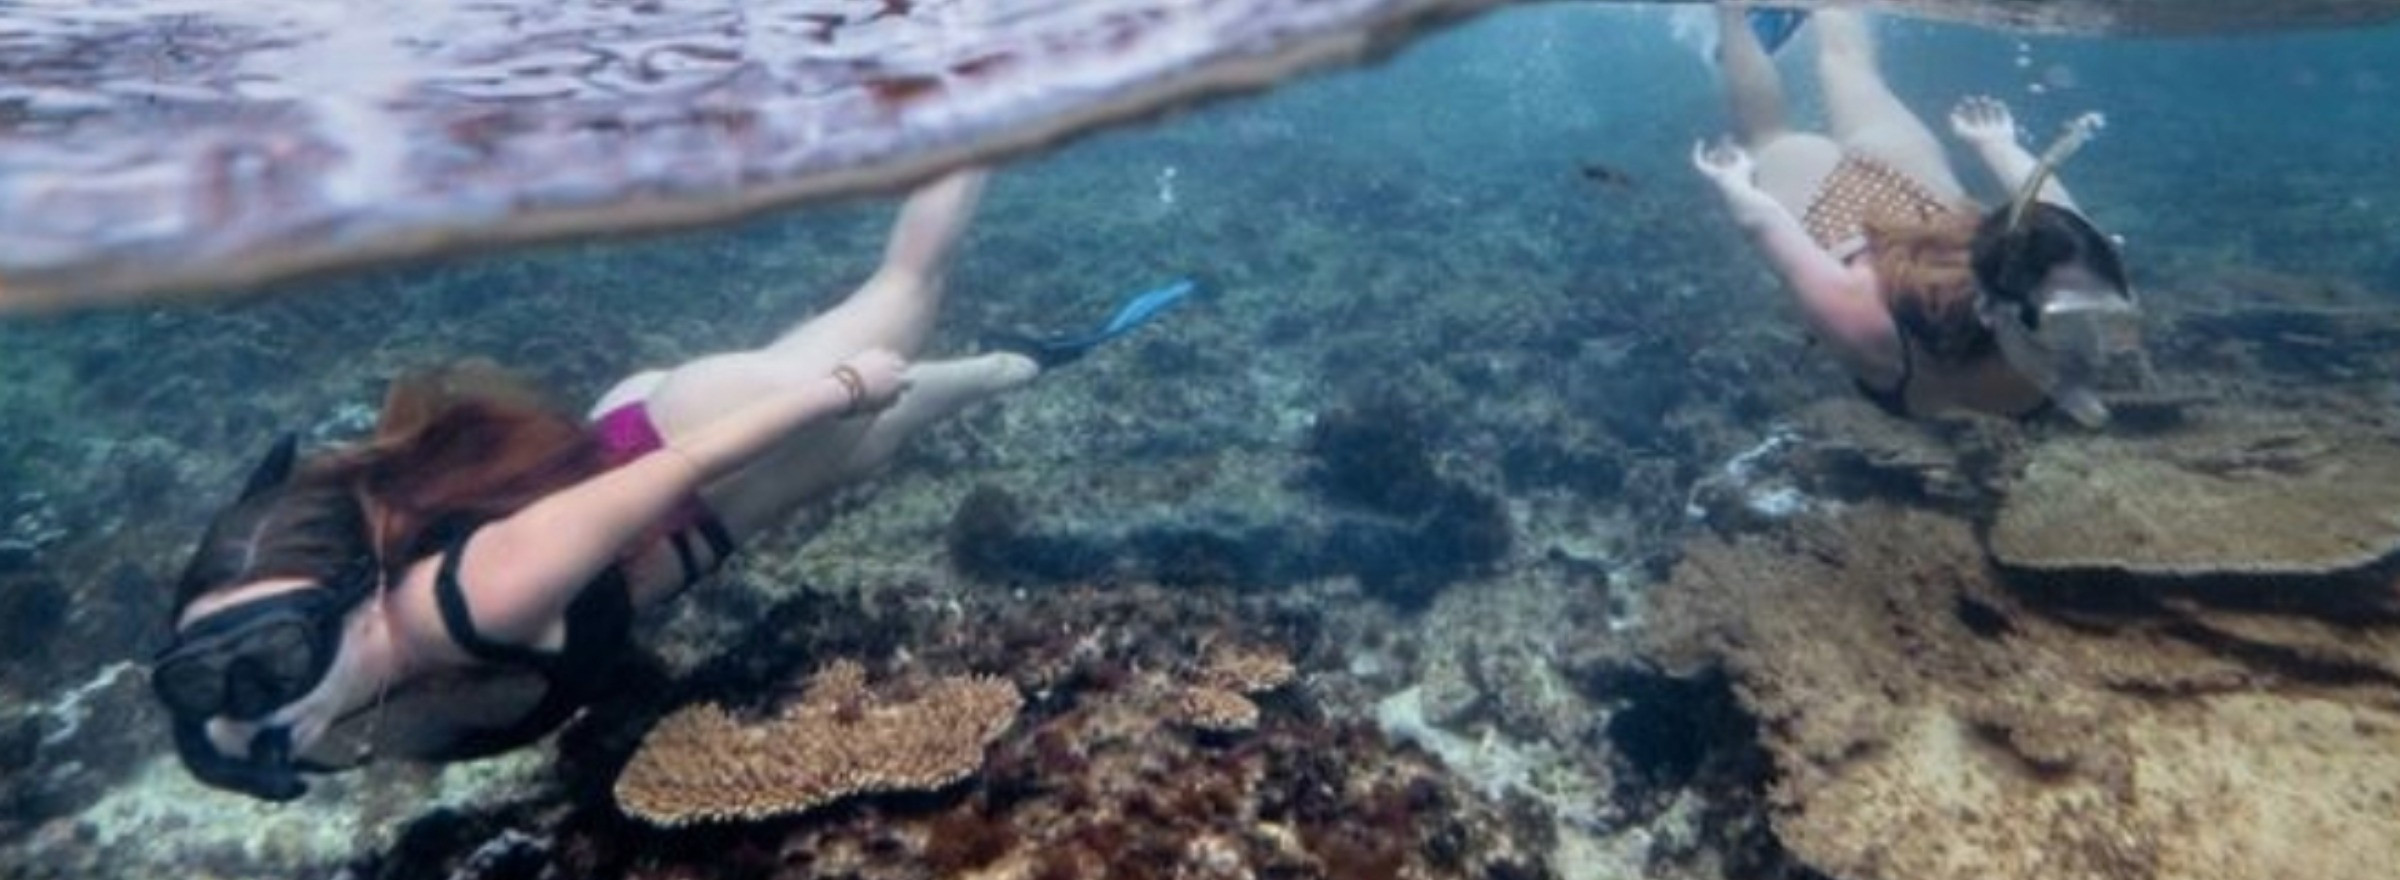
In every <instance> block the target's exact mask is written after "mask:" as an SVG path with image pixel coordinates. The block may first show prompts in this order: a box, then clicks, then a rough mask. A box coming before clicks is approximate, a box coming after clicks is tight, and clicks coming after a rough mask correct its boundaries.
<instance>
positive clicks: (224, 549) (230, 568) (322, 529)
mask: <svg viewBox="0 0 2400 880" xmlns="http://www.w3.org/2000/svg"><path fill="white" fill-rule="evenodd" d="M272 459H273V456H270V460H272ZM287 464H288V460H287ZM604 467H605V462H604V460H603V458H602V456H601V452H600V449H599V445H598V442H597V441H596V440H595V439H594V438H593V437H592V436H591V434H590V433H589V432H588V431H587V430H586V429H585V427H584V425H583V423H582V422H581V421H580V420H578V419H576V418H574V417H573V416H571V415H568V414H566V413H565V412H563V411H561V410H559V409H557V408H555V407H553V406H551V405H549V403H548V402H547V401H545V400H544V399H543V398H542V396H541V395H539V394H537V393H535V392H534V391H533V390H532V387H531V386H529V385H527V384H526V383H524V382H522V381H519V380H517V379H515V378H514V377H512V376H510V375H508V374H507V373H505V372H502V371H501V370H500V369H499V368H498V367H497V366H494V365H492V364H491V363H489V362H487V361H462V362H459V363H457V364H453V365H450V366H447V367H442V368H438V369H433V370H428V371H425V372H421V373H416V374H413V375H410V376H406V377H403V378H401V379H399V380H397V381H395V382H394V383H393V384H392V388H391V391H390V393H389V394H388V395H386V397H385V399H384V406H383V413H382V416H381V418H380V419H379V420H378V421H377V425H376V429H375V435H374V436H373V437H372V438H371V439H369V440H368V441H367V442H365V443H363V444H360V445H358V446H356V447H353V448H350V449H346V450H342V451H337V452H334V453H331V454H328V455H324V456H320V457H318V458H316V459H314V460H312V461H309V462H306V463H304V464H301V465H300V466H298V467H296V468H288V469H283V470H276V469H273V468H270V467H269V466H263V465H262V470H266V471H267V473H265V474H262V475H253V476H252V478H251V479H252V484H253V485H252V486H251V488H250V489H249V490H246V491H245V492H244V493H243V495H242V497H241V498H240V499H238V500H237V501H235V502H234V503H233V504H231V505H228V506H227V507H226V508H224V509H223V510H221V511H219V512H218V513H217V515H216V517H215V518H214V519H213V520H212V521H211V522H210V524H209V528H208V532H207V533H206V534H205V535H203V536H202V537H201V540H200V544H199V546H198V547H197V548H196V549H195V550H194V552H193V554H192V559H191V561H190V562H189V564H188V565H187V566H186V568H185V570H184V575H183V577H182V578H180V579H179V580H178V582H177V586H176V595H175V611H176V614H177V615H180V614H181V613H182V611H183V609H184V608H185V607H186V606H188V605H189V604H190V603H191V602H192V600H194V599H197V598H198V597H200V596H202V595H206V594H208V593H211V592H215V591H217V590H220V589H225V588H228V587H233V586H239V585H241V584H246V583H250V582H253V581H257V580H260V579H263V578H268V577H309V578H317V579H320V580H323V579H327V578H330V577H332V576H333V575H334V574H335V573H336V572H338V571H340V570H342V569H343V568H344V567H345V566H347V565H349V564H352V562H353V561H354V560H359V559H362V558H371V559H373V560H376V561H377V562H378V563H379V564H380V565H381V566H382V567H383V568H384V569H385V570H386V571H398V570H400V569H402V568H405V567H406V566H408V565H409V564H410V563H412V562H415V561H416V560H418V559H420V558H423V557H424V556H425V554H427V553H432V552H435V551H437V550H439V549H440V541H441V539H442V538H443V537H444V536H445V535H448V534H453V533H454V532H453V530H454V529H456V528H459V527H463V526H468V525H471V524H474V523H479V522H482V521H484V520H488V519H492V518H495V517H501V516H506V515H508V514H510V513H512V512H515V511H516V510H518V509H519V508H522V507H524V506H526V505H527V504H531V503H533V502H534V501H535V500H536V499H539V498H541V497H542V496H544V495H547V494H549V493H551V492H555V491H557V490H559V489H562V488H565V487H566V486H569V485H572V484H574V483H575V482H577V481H579V480H582V479H583V478H585V477H587V476H590V475H591V474H594V473H598V472H599V471H601V470H602V469H603V468H604Z"/></svg>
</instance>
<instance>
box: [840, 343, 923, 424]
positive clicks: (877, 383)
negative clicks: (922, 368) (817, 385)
mask: <svg viewBox="0 0 2400 880" xmlns="http://www.w3.org/2000/svg"><path fill="white" fill-rule="evenodd" d="M907 371H908V361H907V360H906V359H903V358H902V357H900V355H898V354H895V353H893V352H892V351H891V350H889V349H882V348H870V349H867V350H866V351H862V352H859V353H857V354H854V355H851V356H850V359H849V360H845V361H843V362H842V363H841V366H837V367H834V368H833V378H834V381H837V382H840V383H842V387H843V388H846V389H848V390H849V391H850V406H849V408H848V409H847V410H845V411H844V412H845V413H846V414H850V415H856V414H858V413H869V412H877V411H880V410H882V409H883V408H884V407H887V406H891V405H892V401H895V400H898V399H900V393H901V392H903V391H906V390H908V375H907Z"/></svg>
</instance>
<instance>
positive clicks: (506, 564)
mask: <svg viewBox="0 0 2400 880" xmlns="http://www.w3.org/2000/svg"><path fill="white" fill-rule="evenodd" d="M904 366H905V363H904V362H903V361H901V359H900V358H899V356H898V355H894V354H892V353H891V352H888V351H883V350H874V351H869V352H866V353H864V354H861V355H859V356H858V357H854V358H851V359H850V360H849V361H848V362H845V363H844V364H843V365H842V366H841V367H840V368H837V369H836V370H835V372H834V374H833V375H828V376H824V377H820V378H818V379H816V380H813V381H808V382H802V383H796V384H794V385H791V386H787V387H785V388H782V389H779V390H776V391H773V392H771V393H768V394H764V395H761V396H759V397H757V398H755V399H753V400H751V401H750V402H748V403H747V404H746V405H744V406H741V407H739V408H737V409H735V410H733V411H731V412H728V413H726V414H725V415H723V416H720V417H718V418H716V419H713V420H711V421H709V422H708V423H707V424H706V425H704V426H702V427H700V428H699V429H697V430H694V431H691V432H689V434H688V435H686V436H682V437H678V438H675V439H674V440H673V441H672V442H670V444H669V445H667V446H665V447H662V448H660V449H658V450H656V451H653V452H651V453H649V454H647V455H644V456H642V457H640V458H637V459H634V460H633V461H630V462H627V463H625V464H624V465H623V466H620V467H617V468H614V469H611V470H609V471H607V472H605V473H602V474H599V475H597V476H594V477H592V478H590V479H587V480H584V481H583V482H581V483H577V484H575V485H574V486H571V487H568V488H567V489H564V490H561V491H559V492H556V493H553V494H551V495H549V496H548V497H545V498H543V499H542V500H540V501H537V502H534V503H533V504H532V505H529V506H527V507H526V508H525V509H524V510H521V511H518V512H517V513H515V514H513V515H511V516H509V517H508V518H506V519H502V520H498V521H495V522H493V523H491V524H490V525H487V526H485V527H483V528H482V529H480V530H478V531H477V532H476V533H475V537H474V539H473V540H472V541H470V542H468V544H467V545H466V546H465V547H464V548H462V549H461V550H460V552H461V553H462V554H464V556H463V558H461V559H459V560H458V565H459V580H460V582H461V584H462V585H463V586H464V587H465V589H466V592H467V596H468V606H469V611H470V612H471V614H472V616H473V617H474V620H475V625H476V628H477V629H478V630H480V631H482V632H483V633H484V634H485V635H487V636H490V637H492V638H494V639H497V640H501V641H507V642H515V643H521V644H545V643H548V642H549V641H550V640H551V639H552V638H553V633H554V631H556V630H557V629H558V628H559V627H560V626H562V625H563V623H564V619H565V612H566V607H567V604H568V603H570V602H572V601H574V599H575V596H576V594H577V593H579V592H581V590H582V589H583V586H584V584H586V583H588V582H589V581H590V580H591V579H592V578H593V577H595V576H597V575H598V574H599V573H600V572H601V571H602V570H603V569H605V568H607V567H608V566H609V565H612V564H614V563H616V561H617V560H618V558H619V557H620V556H622V555H623V553H624V552H625V549H626V547H627V545H628V544H630V543H631V542H633V541H634V540H635V539H637V538H639V537H640V536H641V535H642V534H643V533H644V532H645V531H647V530H648V529H649V528H650V527H651V526H653V525H655V524H656V523H658V522H659V521H660V520H661V519H663V518H665V517H666V516H668V515H669V514H670V513H672V512H673V511H674V510H675V508H676V507H677V505H679V504H681V503H683V501H684V499H686V498H689V497H690V496H691V494H692V493H693V492H694V491H695V490H697V489H698V488H699V487H700V486H702V485H704V484H706V483H708V482H709V481H711V480H714V479H716V478H718V477H722V476H724V475H726V474H729V473H732V472H733V471H734V470H736V469H738V468H739V467H741V466H742V465H743V464H744V463H747V462H749V461H750V460H752V459H753V458H755V457H757V456H758V455H759V454H760V453H762V452H765V451H766V450H767V449H768V448H769V447H771V446H773V445H774V444H775V442H776V441H777V440H779V439H781V438H783V437H785V436H787V435H789V434H790V433H791V432H792V431H794V430H797V429H799V428H801V427H804V426H806V425H809V424H812V423H816V422H820V421H824V420H826V419H830V418H835V417H839V416H842V415H845V414H850V413H859V412H866V411H870V410H874V409H879V408H881V407H883V406H885V405H888V404H890V403H891V402H892V401H893V399H894V398H896V397H897V396H898V394H899V393H900V391H901V387H902V379H901V376H902V369H903V367H904Z"/></svg>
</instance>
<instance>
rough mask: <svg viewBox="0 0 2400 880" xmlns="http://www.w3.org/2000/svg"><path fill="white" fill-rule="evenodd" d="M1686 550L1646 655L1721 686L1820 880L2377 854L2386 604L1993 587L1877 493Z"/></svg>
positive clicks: (2331, 861)
mask: <svg viewBox="0 0 2400 880" xmlns="http://www.w3.org/2000/svg"><path fill="white" fill-rule="evenodd" d="M1687 551H1688V552H1687V555H1686V558H1685V560H1684V562H1683V563H1682V564H1681V565H1680V566H1679V567H1678V569H1677V570H1676V572H1675V574H1674V577H1673V580H1672V581H1671V582H1670V583H1669V584H1667V585H1666V586H1664V587H1662V588H1661V589H1660V591H1659V592H1658V593H1657V597H1658V598H1657V602H1658V607H1657V608H1656V609H1655V610H1654V614H1653V619H1654V620H1656V621H1657V626H1656V627H1654V629H1653V630H1652V632H1651V633H1650V634H1649V635H1648V637H1647V638H1648V640H1649V648H1648V652H1649V653H1650V654H1651V656H1653V657H1654V658H1656V659H1657V660H1658V661H1660V662H1661V663H1662V664H1663V665H1665V666H1666V667H1667V668H1669V669H1670V670H1672V671H1678V672H1681V673H1683V674H1687V675H1697V674H1700V673H1702V672H1705V671H1706V670H1710V669H1723V670H1725V671H1726V672H1728V673H1729V674H1730V675H1731V677H1732V680H1733V682H1732V683H1733V689H1734V692H1735V693H1736V694H1737V695H1739V697H1740V698H1741V701H1742V703H1743V705H1744V706H1745V707H1746V708H1747V709H1748V711H1750V712H1751V713H1754V714H1755V715H1756V716H1757V717H1758V720H1759V724H1758V730H1759V731H1760V733H1759V738H1760V740H1761V745H1762V746H1764V747H1765V748H1766V749H1767V751H1768V752H1769V754H1770V755H1772V757H1773V760H1774V762H1775V773H1774V774H1773V776H1772V777H1771V778H1772V782H1770V783H1768V791H1767V795H1768V799H1767V802H1768V805H1769V806H1768V812H1769V814H1770V819H1771V821H1772V824H1773V827H1774V828H1775V831H1776V834H1777V836H1778V838H1779V839H1780V840H1781V841H1782V843H1783V845H1784V846H1786V847H1788V848H1789V850H1790V851H1791V853H1792V855H1793V856H1794V857H1796V858H1797V859H1798V860H1800V861H1802V862H1804V863H1806V864H1807V865H1809V866H1810V867H1812V868H1814V869H1816V870H1819V871H1822V872H1824V873H1825V874H1827V875H1829V876H1834V877H1841V878H1856V880H1866V878H1890V880H1941V878H1978V880H1980V878H1991V877H2041V878H2151V877H2158V878H2165V877H2173V878H2185V880H2195V878H2196V880H2211V878H2251V877H2270V876H2306V877H2316V878H2331V877H2339V878H2369V877H2383V876H2388V867H2389V866H2390V865H2391V864H2394V863H2395V860H2400V813H2395V811H2393V810H2392V809H2391V808H2390V805H2391V804H2392V803H2394V802H2395V799H2396V798H2400V712H2395V710H2394V708H2393V707H2394V706H2396V705H2400V675H2395V674H2393V672H2391V671H2390V670H2391V668H2392V667H2393V661H2394V660H2395V658H2400V650H2396V649H2400V642H2396V641H2395V640H2394V638H2393V637H2394V634H2395V631H2396V630H2400V622H2395V620H2393V619H2392V618H2391V617H2390V616H2388V615H2383V616H2376V615H2354V616H2348V617H2340V616H2339V615H2335V614H2332V613H2329V612H2328V611H2327V609H2322V608H2319V609H2289V610H2284V611H2269V610H2262V609H2260V608H2258V607H2256V603H2255V602H2253V601H2252V600H2253V599H2254V598H2255V597H2254V596H2253V595H2252V594H2250V593H2249V592H2246V591H2247V590H2248V589H2249V588H2248V587H2246V586H2245V587H2239V588H2228V589H2231V590H2232V591H2231V592H2229V593H2220V592H2216V591H2211V590H2208V589H2197V588H2192V587H2190V586H2189V585H2188V583H2185V582H2181V581H2174V582H2152V581H2139V580H2126V579H2123V578H2119V579H2117V580H2115V581H2113V582H2105V583H2092V582H2087V581H2088V579H2086V581H2075V580H2067V581H2062V580H2059V579H2058V578H2057V576H2053V575H2046V574H2042V573H2038V572H2015V573H2011V574H2008V575H2006V577H2007V578H2009V579H2005V580H2004V577H2003V570H2002V569H1999V568H1996V567H1995V566H1993V565H1991V564H1990V563H1989V561H1988V560H1987V558H1986V555H1985V552H1984V549H1983V548H1982V546H1981V545H1980V544H1979V542H1978V541H1977V540H1976V535H1975V530H1974V527H1973V525H1972V524H1971V523H1970V522H1969V521H1968V520H1967V519H1965V518H1962V517H1957V516H1951V515H1944V514H1936V513H1931V512H1926V511H1922V510H1914V509H1908V508H1902V507H1895V506H1889V505H1884V504H1864V505H1858V506H1855V507H1852V508H1849V509H1848V510H1846V511H1843V512H1840V513H1836V514H1831V515H1827V516H1822V517H1808V518H1798V519H1794V520H1791V521H1789V522H1787V523H1786V524H1785V526H1784V527H1783V529H1782V530H1781V531H1779V532H1771V533H1757V534H1748V535H1742V536H1738V537H1734V538H1730V539H1728V538H1720V537H1714V536H1710V537H1703V538H1700V539H1698V540H1695V541H1694V542H1692V544H1690V545H1689V546H1688V547H1687ZM2386 577H2387V578H2388V575H2387V576H2386ZM2377 583H2378V582H2377V581H2374V580H2366V579H2360V578H2355V577H2353V578H2349V579H2346V580H2342V581H2340V582H2338V583H2319V582H2315V581H2310V582H2305V583H2296V584H2287V585H2286V586H2290V587H2294V588H2300V589H2305V590H2315V591H2317V592H2334V593H2338V592H2341V591H2348V590H2367V591H2372V590H2374V589H2376V588H2377ZM2380 583H2381V588H2382V589H2385V590H2388V589H2389V587H2390V583H2389V581H2388V579H2386V580H2384V581H2381V582H2380ZM2094 593H2106V594H2108V595H2109V596H2112V597H2123V596H2126V595H2128V594H2131V595H2134V596H2136V597H2138V601H2113V602H2101V601H2093V600H2092V594H2094ZM2337 617H2338V618H2339V619H2336V618H2337ZM2337 631H2338V632H2339V633H2341V634H2342V635H2341V636H2339V637H2337V636H2336V635H2335V633H2336V632H2337ZM2335 643H2339V644H2341V645H2345V646H2346V647H2345V648H2340V649H2336V648H2334V647H2332V645H2333V644H2335Z"/></svg>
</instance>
